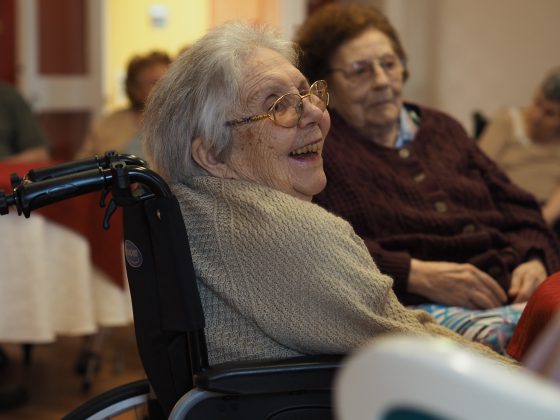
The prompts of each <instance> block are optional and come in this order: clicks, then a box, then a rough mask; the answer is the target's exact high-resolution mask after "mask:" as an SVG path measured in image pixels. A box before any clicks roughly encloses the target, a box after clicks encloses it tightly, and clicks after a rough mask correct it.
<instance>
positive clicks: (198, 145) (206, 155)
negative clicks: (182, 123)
mask: <svg viewBox="0 0 560 420" xmlns="http://www.w3.org/2000/svg"><path fill="white" fill-rule="evenodd" d="M191 155H192V158H193V159H194V161H195V162H196V163H197V164H198V166H200V167H201V168H202V169H204V170H206V172H208V173H209V174H210V175H213V176H215V177H218V178H228V174H229V172H230V171H229V168H228V166H227V165H226V164H225V163H224V162H221V161H220V160H218V159H217V158H216V156H214V153H213V152H212V151H211V150H210V149H209V148H208V147H207V146H206V144H205V143H204V142H203V141H202V138H200V137H197V138H196V139H194V140H193V142H192V145H191Z"/></svg>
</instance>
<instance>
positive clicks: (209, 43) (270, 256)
mask: <svg viewBox="0 0 560 420" xmlns="http://www.w3.org/2000/svg"><path fill="white" fill-rule="evenodd" d="M295 60H296V55H295V52H294V48H293V44H292V43H290V42H287V41H283V40H281V39H279V38H278V37H277V36H275V35H274V34H273V33H272V32H271V31H269V30H257V29H253V28H251V27H248V26H245V25H242V24H240V23H229V24H226V25H224V26H220V27H218V28H216V29H214V30H213V31H211V32H210V33H208V34H207V35H205V36H204V37H202V38H201V39H200V40H199V41H198V42H196V43H195V44H194V45H193V46H192V47H191V48H190V49H189V51H188V52H186V53H185V54H183V55H181V57H180V58H179V59H177V60H176V61H175V62H174V63H173V64H172V65H171V67H170V68H169V71H168V72H167V73H166V75H165V76H164V77H163V78H162V79H161V80H160V81H159V82H158V84H157V85H156V87H155V89H154V91H153V94H152V96H151V98H150V100H149V102H148V105H147V108H146V114H145V130H146V131H145V141H146V146H147V150H148V152H149V158H150V161H151V162H153V164H154V165H155V168H156V169H157V170H158V171H159V172H160V173H161V174H162V175H163V176H164V177H165V178H166V179H167V180H168V181H169V182H171V183H172V188H173V191H174V193H175V195H176V196H177V198H178V200H179V203H180V205H181V211H182V212H183V215H184V220H185V225H186V228H187V231H188V232H189V240H190V246H191V250H192V257H193V263H194V266H195V272H196V276H197V284H198V288H199V292H200V297H201V302H202V306H203V310H204V315H205V318H206V334H207V344H208V353H209V361H210V364H215V363H220V362H226V361H231V360H244V359H267V358H287V357H291V356H297V355H302V354H343V353H346V352H349V351H351V350H353V349H355V348H356V347H358V346H360V345H363V344H364V343H366V342H367V341H368V340H370V339H371V338H372V337H374V336H376V335H377V334H381V333H387V332H403V333H416V334H427V333H430V334H438V335H443V336H448V337H452V338H454V339H456V340H464V339H462V338H461V337H460V336H458V335H456V334H454V333H452V332H451V331H449V330H447V329H445V328H443V327H441V326H439V325H438V324H436V323H434V322H433V321H432V319H431V317H430V316H429V315H428V314H426V313H424V312H422V311H413V310H409V309H406V308H404V307H403V306H402V305H401V304H400V303H399V302H398V300H397V298H396V297H395V295H394V293H393V291H392V289H391V285H392V280H391V279H390V278H389V277H388V276H386V275H383V274H381V273H380V272H379V270H378V269H377V267H376V265H375V264H374V262H373V261H372V259H371V257H370V255H369V253H368V252H367V249H366V248H365V247H364V245H363V241H362V240H361V239H360V238H359V237H358V236H357V235H355V234H354V232H353V230H352V228H351V227H350V225H349V224H348V223H347V222H345V221H344V220H342V219H340V218H338V217H335V216H333V215H331V214H329V213H328V212H326V211H325V210H323V209H322V208H321V207H319V206H317V205H316V204H313V203H311V199H312V197H313V196H314V195H315V194H317V193H319V192H320V191H321V190H322V189H323V187H324V186H325V182H326V179H325V173H324V171H323V161H322V157H321V155H322V150H323V147H324V141H325V137H326V135H327V132H328V130H329V126H330V119H329V114H328V112H327V110H326V106H327V104H328V101H329V94H328V91H327V85H326V83H325V82H324V81H322V80H317V81H314V82H313V83H309V82H308V80H307V79H306V78H305V77H304V76H303V75H302V74H301V73H300V71H299V70H297V68H296V67H295V66H294V64H295ZM464 341H465V342H466V343H468V344H471V343H469V342H467V341H466V340H464ZM476 347H477V348H478V349H479V350H481V351H486V352H491V351H490V350H489V349H486V348H485V347H483V346H476ZM493 354H495V353H493Z"/></svg>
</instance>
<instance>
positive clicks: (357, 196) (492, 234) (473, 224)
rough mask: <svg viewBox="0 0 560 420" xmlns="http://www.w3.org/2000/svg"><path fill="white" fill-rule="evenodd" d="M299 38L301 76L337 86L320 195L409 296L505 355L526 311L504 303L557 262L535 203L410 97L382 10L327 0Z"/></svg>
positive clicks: (519, 297)
mask: <svg viewBox="0 0 560 420" xmlns="http://www.w3.org/2000/svg"><path fill="white" fill-rule="evenodd" d="M297 41H298V43H299V45H300V47H301V48H302V50H303V60H302V64H301V68H302V71H303V73H304V74H305V75H306V76H307V77H309V78H311V79H316V78H320V79H325V80H326V81H327V82H328V84H329V92H330V104H329V109H330V111H331V117H332V128H331V131H330V133H329V136H328V137H327V140H326V142H325V148H324V149H323V155H324V161H325V173H326V175H327V180H328V183H327V187H326V189H325V190H324V192H323V193H322V194H320V195H319V196H318V197H317V199H316V202H317V203H319V204H320V205H321V206H323V207H325V208H327V209H329V210H330V211H332V212H333V213H335V214H337V215H339V216H342V217H343V218H345V219H346V220H348V221H349V222H350V223H351V224H352V226H353V227H354V229H355V230H356V232H357V233H358V235H360V236H361V237H362V238H363V239H364V241H365V243H366V245H367V247H368V250H369V252H370V254H371V256H372V257H373V259H374V261H375V262H376V264H377V265H378V266H379V268H380V270H381V272H382V273H384V274H388V275H390V276H391V277H393V279H394V281H395V283H394V286H393V287H394V290H395V292H396V294H397V296H398V298H399V299H400V301H401V302H402V303H404V304H406V305H413V304H414V305H417V304H439V305H426V306H423V308H424V309H426V310H429V311H432V312H434V314H435V315H437V317H436V318H437V319H438V320H440V321H441V322H442V323H445V325H449V326H454V327H455V328H457V329H459V328H460V329H461V331H462V332H463V333H464V334H465V335H468V336H469V337H471V338H475V337H476V338H477V339H478V340H481V341H484V342H485V343H486V344H489V345H492V346H493V347H494V348H495V349H497V350H499V351H504V348H505V346H506V345H507V341H508V340H509V337H510V336H511V333H512V331H513V328H514V327H515V323H516V322H517V319H518V318H519V314H520V311H521V308H520V307H517V306H516V307H511V306H508V307H505V308H501V309H500V308H498V307H501V306H502V305H505V304H507V303H521V302H525V301H526V300H527V299H528V298H529V296H530V295H531V293H532V292H533V291H534V290H535V288H536V287H537V286H538V285H539V284H540V283H541V282H542V281H543V280H544V279H545V278H546V277H547V274H551V273H553V272H555V271H557V270H558V269H559V268H560V261H559V253H558V251H559V248H558V244H557V242H556V238H555V237H554V234H553V233H552V232H551V231H550V230H549V229H548V228H547V226H546V225H545V223H544V222H543V219H542V217H541V215H540V211H539V206H538V204H537V203H536V202H535V200H534V199H533V198H532V196H530V195H529V194H527V193H525V192H524V191H522V190H521V189H519V188H518V187H516V186H515V185H513V184H512V183H511V182H510V181H509V180H508V179H507V177H506V176H505V175H504V174H503V173H502V172H501V171H500V170H499V169H498V168H497V167H496V165H495V164H494V163H493V162H492V161H490V160H489V159H488V158H487V157H486V156H485V155H484V154H483V153H482V152H481V151H480V150H479V149H478V148H477V146H476V144H475V142H474V141H472V140H471V139H470V138H469V137H468V136H467V134H466V132H465V131H464V129H463V128H462V127H461V126H460V124H459V123H458V122H457V121H455V120H454V119H452V118H451V117H449V116H448V115H445V114H443V113H441V112H438V111H436V110H433V109H429V108H427V107H424V106H419V105H416V104H412V103H407V102H404V101H403V96H402V89H403V85H404V82H405V81H406V79H407V76H408V69H407V61H406V55H405V52H404V49H403V47H402V45H401V43H400V41H399V38H398V35H397V33H396V31H395V29H394V28H393V27H392V26H391V24H390V23H389V21H388V20H387V19H386V17H385V16H384V15H383V14H381V13H380V12H379V11H378V10H377V9H374V8H371V7H368V6H363V5H342V4H330V5H327V6H325V7H323V8H321V9H319V10H318V11H317V12H315V13H314V14H313V15H311V16H310V18H309V19H308V20H307V21H306V22H305V23H304V24H303V26H302V27H301V28H300V31H299V33H298V37H297ZM451 307H454V308H451ZM462 308H470V309H473V310H488V309H492V308H498V309H495V310H494V311H493V312H492V313H480V312H469V311H465V310H463V309H462ZM473 319H474V320H477V319H478V320H479V321H480V320H483V322H482V323H478V324H477V323H476V322H473ZM491 324H494V326H495V327H497V328H488V327H489V326H490V325H491ZM469 327H472V328H469ZM490 333H491V334H490Z"/></svg>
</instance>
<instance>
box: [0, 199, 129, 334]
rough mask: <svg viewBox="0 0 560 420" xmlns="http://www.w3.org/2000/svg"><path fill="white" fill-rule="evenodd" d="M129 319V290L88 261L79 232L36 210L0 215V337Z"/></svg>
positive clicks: (72, 330) (88, 330)
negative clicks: (27, 214) (31, 213)
mask: <svg viewBox="0 0 560 420" xmlns="http://www.w3.org/2000/svg"><path fill="white" fill-rule="evenodd" d="M68 217H72V216H71V215H68ZM100 246H102V245H100ZM131 322H132V309H131V303H130V295H129V292H128V290H126V289H121V288H120V287H119V286H117V285H116V284H115V283H114V282H111V281H110V280H109V278H108V277H107V276H106V275H105V274H103V273H102V272H101V271H99V270H97V269H96V268H95V267H94V266H92V263H91V259H90V253H89V243H88V242H87V240H86V239H85V238H84V237H82V236H80V235H79V234H77V233H75V232H74V231H72V230H69V229H68V228H65V227H63V226H61V225H58V224H56V223H53V222H50V221H49V220H47V219H46V218H44V217H42V216H41V215H39V214H33V215H32V216H31V218H29V219H25V218H24V217H23V216H17V214H15V212H14V210H12V212H11V213H10V214H8V215H5V216H0V342H18V343H47V342H51V341H53V340H55V338H56V336H57V335H85V334H92V333H95V332H96V331H97V330H98V328H99V327H110V326H122V325H127V324H129V323H131Z"/></svg>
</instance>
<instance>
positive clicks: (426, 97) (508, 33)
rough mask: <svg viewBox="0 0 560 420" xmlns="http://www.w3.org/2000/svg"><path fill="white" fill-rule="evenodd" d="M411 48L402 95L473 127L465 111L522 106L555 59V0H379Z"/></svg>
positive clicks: (558, 6)
mask: <svg viewBox="0 0 560 420" xmlns="http://www.w3.org/2000/svg"><path fill="white" fill-rule="evenodd" d="M383 6H384V10H385V12H386V13H387V15H388V16H389V17H390V19H391V20H392V21H393V23H394V24H395V26H396V27H397V30H398V31H399V33H400V34H401V38H402V42H403V43H404V45H405V49H406V50H407V52H408V54H409V64H410V70H411V78H410V80H409V82H408V83H407V86H406V89H405V93H406V97H407V98H409V99H412V100H415V101H418V102H421V103H424V104H427V105H430V106H434V107H437V108H439V109H442V110H445V111H447V112H449V113H451V114H452V115H454V116H455V117H457V118H458V119H459V120H460V121H461V122H462V123H463V125H465V127H466V128H467V129H468V130H469V131H471V129H472V119H471V113H472V112H473V111H474V110H477V109H479V110H481V111H483V112H484V113H485V114H487V115H490V116H491V115H492V114H494V113H495V112H496V111H497V110H498V109H499V108H500V107H501V106H504V105H509V104H515V105H524V104H527V103H528V102H529V101H530V99H531V97H532V94H533V91H534V89H535V86H536V85H537V83H538V82H539V81H540V80H541V78H542V77H543V75H544V73H545V72H546V71H547V70H548V69H549V68H551V67H553V66H557V65H560V57H559V56H558V45H560V25H558V17H559V16H560V1H557V0H532V1H526V0H469V1H463V0H414V1H412V0H385V1H384V2H383Z"/></svg>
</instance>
